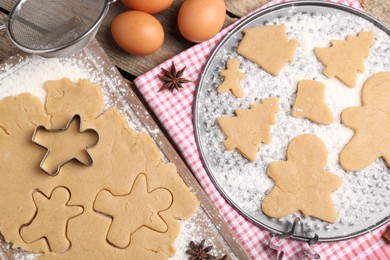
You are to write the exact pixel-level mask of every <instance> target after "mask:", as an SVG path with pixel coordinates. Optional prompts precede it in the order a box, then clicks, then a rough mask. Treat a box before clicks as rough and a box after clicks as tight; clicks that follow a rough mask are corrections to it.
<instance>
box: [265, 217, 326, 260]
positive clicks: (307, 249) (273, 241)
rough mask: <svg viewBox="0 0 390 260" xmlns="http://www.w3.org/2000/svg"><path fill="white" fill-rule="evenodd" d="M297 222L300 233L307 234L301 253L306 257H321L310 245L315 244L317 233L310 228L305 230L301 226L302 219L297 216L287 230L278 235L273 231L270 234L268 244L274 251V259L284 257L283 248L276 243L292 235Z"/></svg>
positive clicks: (280, 259) (317, 238)
mask: <svg viewBox="0 0 390 260" xmlns="http://www.w3.org/2000/svg"><path fill="white" fill-rule="evenodd" d="M298 223H300V226H301V234H304V235H305V236H306V235H307V236H308V237H305V239H306V240H307V241H306V243H305V244H304V247H303V254H304V255H305V256H307V257H310V258H311V259H320V258H321V256H320V255H319V254H318V253H317V252H316V251H314V249H313V248H312V245H314V244H316V243H317V242H318V240H319V237H318V235H317V234H316V233H315V232H314V231H313V230H311V229H308V230H306V232H305V230H304V228H303V222H302V220H301V219H300V218H298V217H297V218H295V219H294V222H293V224H292V226H291V229H290V230H289V231H287V232H284V233H282V234H279V235H276V234H273V233H272V234H271V237H270V239H269V243H268V246H269V248H271V249H273V250H274V251H276V257H275V259H276V260H282V259H283V257H284V254H285V251H284V250H283V248H282V247H281V246H280V245H278V241H280V240H282V239H286V238H290V237H292V236H294V235H295V233H296V232H295V231H296V226H297V224H298Z"/></svg>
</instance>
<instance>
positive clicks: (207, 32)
mask: <svg viewBox="0 0 390 260" xmlns="http://www.w3.org/2000/svg"><path fill="white" fill-rule="evenodd" d="M225 14H226V6H225V1H224V0H185V1H184V3H183V4H182V6H181V7H180V10H179V15H178V18H177V23H178V25H179V30H180V33H181V34H182V35H183V37H184V38H186V39H187V40H189V41H192V42H203V41H206V40H208V39H210V38H212V37H213V36H214V35H216V34H217V33H218V32H219V31H220V30H221V28H222V26H223V22H224V21H225Z"/></svg>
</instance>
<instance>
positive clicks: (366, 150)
mask: <svg viewBox="0 0 390 260" xmlns="http://www.w3.org/2000/svg"><path fill="white" fill-rule="evenodd" d="M341 122H342V123H343V124H344V125H346V126H348V127H350V128H352V129H353V130H354V131H355V134H354V136H353V137H352V139H351V140H350V141H349V143H348V144H347V145H346V146H345V147H344V149H343V150H342V151H341V153H340V164H341V166H342V167H343V168H344V169H345V170H347V171H358V170H361V169H363V168H366V167H368V166H369V165H370V164H371V163H373V162H374V161H375V160H376V159H377V158H379V157H382V158H383V159H384V160H385V162H386V163H387V166H388V167H390V72H380V73H377V74H374V75H373V76H371V77H370V78H368V79H367V80H366V82H365V83H364V86H363V89H362V106H361V107H350V108H347V109H345V110H344V111H343V112H342V113H341Z"/></svg>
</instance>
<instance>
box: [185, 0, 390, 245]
mask: <svg viewBox="0 0 390 260" xmlns="http://www.w3.org/2000/svg"><path fill="white" fill-rule="evenodd" d="M295 6H306V7H310V6H314V7H315V6H317V7H318V6H319V7H327V8H333V9H339V10H341V11H344V12H348V13H350V14H353V15H356V16H359V17H361V18H363V19H365V20H367V21H368V22H371V23H372V24H373V25H374V26H376V27H378V28H379V29H381V30H382V31H384V32H385V33H386V34H388V35H389V37H390V28H388V27H387V26H386V25H385V24H384V23H382V22H381V21H379V20H377V19H376V18H375V17H373V16H371V15H369V14H367V13H365V12H363V11H361V10H358V9H355V8H352V7H350V6H348V5H344V4H340V3H334V2H326V1H323V0H301V1H300V0H294V1H288V2H285V3H279V4H275V5H272V6H269V7H267V8H264V9H261V10H257V11H254V12H252V13H251V14H249V15H248V16H247V17H246V18H244V19H242V20H239V21H238V22H237V24H235V25H234V27H233V28H232V29H231V30H230V31H229V32H227V33H226V35H225V36H223V38H222V40H221V41H220V42H219V43H218V44H217V45H216V47H215V48H214V50H213V51H212V52H211V54H210V56H209V57H208V59H207V62H206V64H205V65H204V67H203V69H202V72H201V74H200V76H199V80H198V83H197V85H196V93H195V97H194V103H193V111H192V115H193V124H194V130H195V131H194V132H195V141H196V145H197V148H198V151H199V155H200V158H201V162H202V165H203V166H204V169H205V170H206V172H207V175H208V176H209V178H210V179H211V181H212V183H213V184H214V186H215V188H216V189H217V191H218V192H219V193H220V194H221V195H222V197H223V198H224V199H225V200H226V201H227V202H228V203H229V204H230V205H231V206H232V207H233V208H234V209H235V210H236V211H237V212H238V213H239V214H240V215H241V216H243V217H244V218H245V219H247V220H249V221H250V222H251V223H253V224H255V225H256V226H258V227H261V228H264V229H266V230H267V231H270V232H273V233H276V234H281V233H282V232H281V231H279V230H277V229H275V228H273V227H270V226H268V225H266V224H264V223H262V222H260V221H259V220H257V219H256V218H254V217H252V216H251V215H250V214H248V213H246V212H245V211H244V210H243V209H242V208H241V207H240V206H239V205H237V203H235V202H234V201H233V200H232V199H231V198H230V197H229V195H228V194H226V192H225V191H224V189H223V188H222V187H221V186H220V184H219V183H218V181H217V180H216V178H215V177H214V175H213V174H212V173H211V172H210V170H209V166H208V162H207V161H206V160H205V154H204V151H203V149H202V147H201V145H200V143H201V141H200V137H199V136H200V133H199V127H198V123H199V115H198V113H197V111H198V109H199V107H198V104H199V102H198V101H199V99H200V88H201V85H202V84H203V81H204V75H205V73H206V71H207V70H208V69H210V68H211V63H212V61H213V59H214V58H215V56H216V55H217V54H218V51H219V50H220V49H221V47H222V46H223V45H224V44H225V43H226V42H227V41H228V40H229V39H230V37H231V36H232V35H233V34H234V33H236V32H238V31H240V30H241V29H242V27H244V26H245V25H246V24H248V23H250V22H252V21H253V20H255V19H257V18H258V17H261V16H264V15H267V14H269V13H272V12H274V11H277V10H281V9H288V8H294V7H295ZM387 222H390V214H389V215H388V216H387V217H385V218H384V219H382V220H380V221H378V222H376V223H375V224H373V225H370V226H369V227H367V228H364V229H362V230H359V231H357V232H354V233H351V234H348V235H344V236H335V237H326V238H321V237H320V238H319V242H336V241H342V240H348V239H352V238H355V237H358V236H361V235H364V234H367V233H368V232H370V231H373V230H374V229H377V228H380V227H381V226H383V225H384V224H386V223H387ZM292 238H294V239H297V240H303V241H307V240H309V239H310V238H309V237H304V236H299V235H293V236H292Z"/></svg>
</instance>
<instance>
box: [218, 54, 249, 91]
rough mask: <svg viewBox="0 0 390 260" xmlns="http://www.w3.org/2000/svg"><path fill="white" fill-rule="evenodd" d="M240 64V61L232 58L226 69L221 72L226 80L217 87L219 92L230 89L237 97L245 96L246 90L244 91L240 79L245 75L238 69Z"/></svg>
mask: <svg viewBox="0 0 390 260" xmlns="http://www.w3.org/2000/svg"><path fill="white" fill-rule="evenodd" d="M239 66H240V63H239V61H238V60H236V59H233V58H232V59H229V60H228V61H227V63H226V70H222V71H220V72H219V75H220V76H221V77H224V81H223V82H222V84H221V85H219V86H218V88H217V92H218V93H219V94H221V93H225V92H226V91H229V90H230V91H231V92H232V94H233V95H234V96H236V97H237V98H241V97H243V96H244V91H242V88H241V86H240V80H241V79H243V78H244V77H245V75H244V73H241V72H240V71H239V70H238V68H239Z"/></svg>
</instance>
